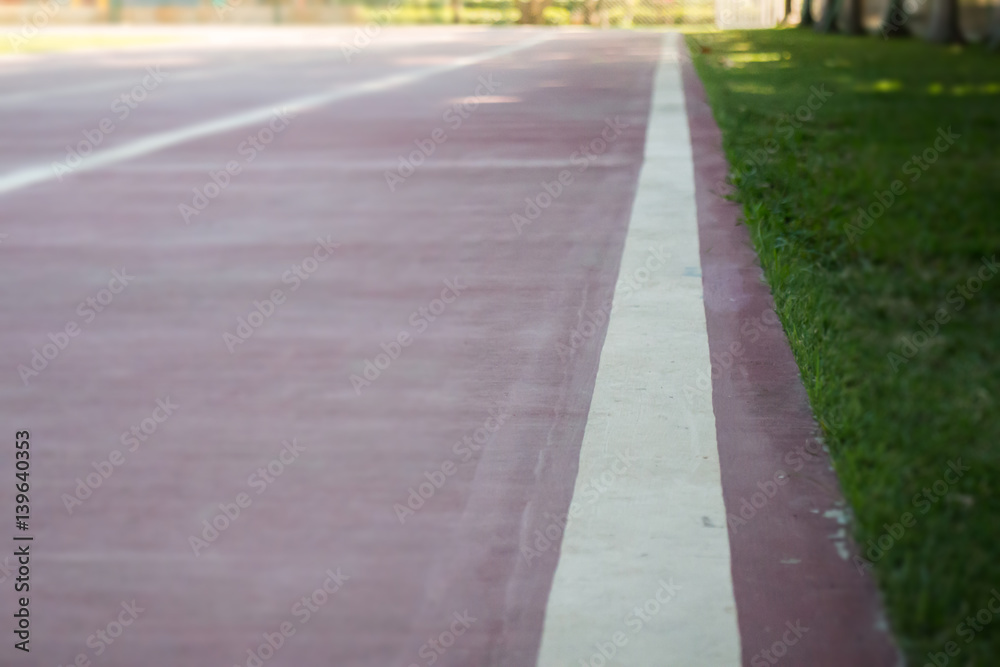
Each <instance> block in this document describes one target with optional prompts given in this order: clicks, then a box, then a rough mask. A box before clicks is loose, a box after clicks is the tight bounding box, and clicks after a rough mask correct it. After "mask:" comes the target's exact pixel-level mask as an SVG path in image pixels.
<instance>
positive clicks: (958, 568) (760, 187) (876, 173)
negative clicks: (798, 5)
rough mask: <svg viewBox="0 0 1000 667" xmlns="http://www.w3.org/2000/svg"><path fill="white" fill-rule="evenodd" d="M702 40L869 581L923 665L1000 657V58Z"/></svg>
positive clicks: (747, 203)
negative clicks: (937, 656) (936, 658)
mask: <svg viewBox="0 0 1000 667" xmlns="http://www.w3.org/2000/svg"><path fill="white" fill-rule="evenodd" d="M688 40H689V44H690V45H691V46H692V51H693V53H694V54H695V65H696V67H697V69H698V71H699V73H700V75H701V78H702V80H703V81H704V83H705V87H706V89H707V91H708V95H709V99H710V101H711V104H712V108H713V109H714V112H715V118H716V120H717V122H718V124H719V126H720V127H721V128H722V132H723V136H724V144H725V150H726V153H727V155H728V157H729V161H730V164H731V165H732V175H731V180H732V183H733V185H734V186H735V194H734V196H735V197H736V198H737V199H738V201H740V202H741V203H742V206H743V211H744V215H745V218H746V223H747V225H748V226H749V229H750V231H751V236H752V237H753V239H754V242H755V244H756V246H757V251H758V254H759V255H760V258H761V261H762V263H763V266H764V270H765V273H766V275H767V279H768V281H769V283H770V285H771V289H772V291H773V293H774V296H775V300H776V302H777V306H778V312H779V314H780V315H781V318H782V321H783V323H784V326H785V330H786V332H787V333H788V337H789V340H790V342H791V346H792V350H793V351H794V352H795V356H796V358H797V359H798V363H799V368H800V369H801V371H802V376H803V381H804V383H805V386H806V388H807V390H808V392H809V396H810V399H811V402H812V407H813V410H814V412H815V414H816V416H817V418H818V419H819V421H820V423H821V424H822V425H823V428H824V430H825V432H826V440H827V444H828V446H829V448H830V451H831V453H832V455H833V458H834V461H835V465H836V468H837V472H838V475H839V477H840V481H841V483H842V485H843V488H844V493H845V494H846V496H847V498H848V500H849V502H850V503H851V505H852V506H853V508H854V513H855V517H854V518H855V535H856V537H857V539H858V542H859V543H860V544H861V545H862V550H863V551H864V552H865V554H866V556H865V557H866V558H867V559H868V560H869V561H870V562H871V565H872V567H873V568H874V569H873V570H868V568H867V567H865V564H864V563H860V562H859V563H857V564H858V566H859V571H864V572H865V573H866V574H865V575H861V574H859V576H876V577H877V579H878V582H879V584H880V587H881V590H882V591H883V594H884V596H885V601H886V606H887V609H888V612H889V616H890V620H891V622H892V626H893V630H894V632H895V634H896V636H897V637H898V639H899V641H900V643H901V645H902V647H903V650H904V652H905V653H906V654H907V657H908V659H909V661H910V664H912V665H914V666H917V667H919V666H920V665H924V664H925V663H927V662H928V657H927V654H928V653H941V652H943V651H945V650H946V649H945V647H946V644H947V643H948V642H952V641H953V642H955V644H956V646H955V647H951V648H952V649H953V650H954V649H956V648H957V650H959V651H960V652H959V653H958V655H957V656H954V657H949V658H948V661H949V662H948V664H950V665H984V666H985V665H997V664H1000V662H998V661H1000V657H998V656H1000V614H992V613H990V612H986V613H983V614H982V616H981V618H986V617H987V614H989V615H990V616H992V621H990V622H988V623H987V624H985V625H983V624H981V621H977V620H976V619H975V618H973V619H972V623H971V624H970V623H969V622H968V621H966V618H967V617H970V616H972V617H975V615H976V613H977V612H978V611H979V610H981V609H984V608H986V606H987V603H988V602H989V599H990V597H991V596H992V595H993V593H991V591H992V590H993V589H996V590H997V591H1000V404H998V401H1000V274H997V273H996V271H998V270H1000V267H996V266H993V267H992V268H986V267H987V266H989V265H990V262H991V261H992V260H993V259H994V258H995V259H1000V54H990V53H987V52H986V51H985V50H983V49H981V48H978V47H967V48H964V49H963V48H943V47H939V46H934V45H931V44H927V43H924V42H921V41H918V40H902V41H892V42H887V41H884V40H882V39H877V38H857V37H843V36H827V35H817V34H814V33H813V32H812V31H806V30H798V29H786V30H760V31H729V32H717V33H706V34H699V35H693V36H690V37H689V38H688ZM815 91H819V93H816V92H815ZM827 93H832V94H831V95H829V96H828V99H825V101H821V98H826V97H827ZM811 96H812V97H811ZM810 102H812V106H813V107H814V109H810V107H809V103H810ZM956 135H957V136H956ZM935 142H937V144H936V145H935ZM925 151H926V154H925ZM894 188H895V190H894ZM880 200H881V201H880ZM859 208H862V209H864V210H865V211H866V213H867V217H866V218H862V217H861V215H860V213H859V212H858V209H859ZM984 262H985V264H984ZM980 271H981V273H979V272H980ZM977 273H978V274H979V275H977ZM970 281H971V282H970ZM959 462H960V464H959ZM956 469H959V470H961V475H959V473H958V472H955V470H956ZM895 524H899V525H898V526H896V525H895ZM886 526H888V528H889V529H890V530H887V528H886ZM890 531H891V532H890ZM880 538H881V545H882V547H883V548H881V549H880V548H878V544H879V540H880ZM869 540H871V541H872V545H875V546H876V548H875V549H871V550H870V547H869V544H868V542H869ZM993 605H994V609H996V608H997V605H998V603H997V602H993ZM976 628H978V630H977V629H976ZM932 664H933V663H932ZM939 664H944V663H939Z"/></svg>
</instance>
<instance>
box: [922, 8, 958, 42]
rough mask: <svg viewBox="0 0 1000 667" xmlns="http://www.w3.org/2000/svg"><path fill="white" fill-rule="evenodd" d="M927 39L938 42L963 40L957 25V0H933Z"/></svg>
mask: <svg viewBox="0 0 1000 667" xmlns="http://www.w3.org/2000/svg"><path fill="white" fill-rule="evenodd" d="M927 39H928V40H930V41H932V42H937V43H938V44H961V43H963V42H965V38H963V37H962V29H961V28H959V27H958V0H934V4H933V6H932V7H931V22H930V28H929V29H928V31H927Z"/></svg>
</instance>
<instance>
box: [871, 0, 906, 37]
mask: <svg viewBox="0 0 1000 667" xmlns="http://www.w3.org/2000/svg"><path fill="white" fill-rule="evenodd" d="M909 20H910V14H909V12H907V11H906V9H904V7H903V0H889V6H888V7H886V8H885V14H883V15H882V23H881V24H880V25H879V27H878V31H879V32H880V33H881V34H882V36H883V37H909V36H910V35H911V34H912V33H911V32H910V29H909V27H907V25H906V22H907V21H909Z"/></svg>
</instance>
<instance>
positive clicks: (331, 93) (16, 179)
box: [0, 33, 550, 194]
mask: <svg viewBox="0 0 1000 667" xmlns="http://www.w3.org/2000/svg"><path fill="white" fill-rule="evenodd" d="M548 39H550V34H549V33H541V34H539V35H536V36H535V37H532V38H531V39H526V40H523V41H520V42H516V43H514V44H509V45H507V46H501V47H497V48H495V49H490V50H488V51H483V52H481V53H477V54H475V55H472V56H463V57H461V58H455V59H454V60H452V61H450V62H447V63H442V64H439V65H432V66H429V67H421V68H419V69H415V70H412V71H409V72H403V73H401V74H393V75H390V76H384V77H381V78H378V79H374V80H371V81H365V82H363V83H357V84H353V85H350V86H344V87H342V88H335V89H332V90H327V91H325V92H322V93H316V94H313V95H305V96H302V97H296V98H293V99H288V100H283V101H280V102H276V103H274V104H271V105H268V106H263V107H257V108H256V109H251V110H249V111H243V112H240V113H235V114H230V115H228V116H221V117H219V118H215V119H212V120H208V121H204V122H201V123H196V124H194V125H186V126H184V127H179V128H177V129H174V130H168V131H166V132H159V133H157V134H152V135H149V136H147V137H143V138H141V139H136V140H135V141H131V142H129V143H127V144H124V145H122V146H118V147H116V148H109V149H107V150H103V151H98V152H95V153H92V154H91V155H89V156H88V157H86V158H84V159H83V161H82V162H81V164H80V165H79V166H77V167H76V168H75V169H74V173H75V172H82V171H90V170H93V169H98V168H100V167H105V166H108V165H111V164H116V163H118V162H124V161H125V160H131V159H133V158H136V157H140V156H143V155H148V154H150V153H154V152H156V151H159V150H163V149H164V148H170V147H171V146H177V145H179V144H183V143H186V142H188V141H192V140H194V139H200V138H201V137H206V136H210V135H213V134H221V133H223V132H229V131H231V130H236V129H239V128H241V127H247V126H250V125H258V124H261V123H265V122H267V121H268V120H270V119H271V118H273V117H274V114H275V112H276V111H277V110H279V109H283V110H285V111H287V112H290V113H293V114H295V113H301V112H303V111H308V110H310V109H315V108H317V107H320V106H323V105H326V104H330V103H331V102H337V101H340V100H345V99H349V98H352V97H359V96H361V95H367V94H369V93H377V92H380V91H383V90H389V89H391V88H397V87H399V86H404V85H407V84H411V83H415V82H417V81H420V80H422V79H426V78H428V77H431V76H434V75H436V74H443V73H444V72H450V71H453V70H456V69H461V68H462V67H468V66H469V65H475V64H476V63H480V62H483V61H484V60H491V59H493V58H498V57H500V56H505V55H508V54H511V53H516V52H517V51H522V50H524V49H527V48H530V47H532V46H535V45H537V44H540V43H541V42H544V41H546V40H548ZM56 178H57V175H56V172H55V170H54V169H53V168H52V166H51V165H49V164H43V165H35V166H31V167H24V168H21V169H15V170H14V171H9V172H7V173H5V174H0V194H5V193H7V192H12V191H14V190H20V189H22V188H26V187H29V186H31V185H35V184H37V183H44V182H46V181H51V180H55V179H56Z"/></svg>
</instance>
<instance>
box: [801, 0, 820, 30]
mask: <svg viewBox="0 0 1000 667" xmlns="http://www.w3.org/2000/svg"><path fill="white" fill-rule="evenodd" d="M815 23H816V22H815V21H814V20H813V13H812V0H802V18H801V19H800V20H799V27H800V28H810V27H812V26H813V24H815Z"/></svg>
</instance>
